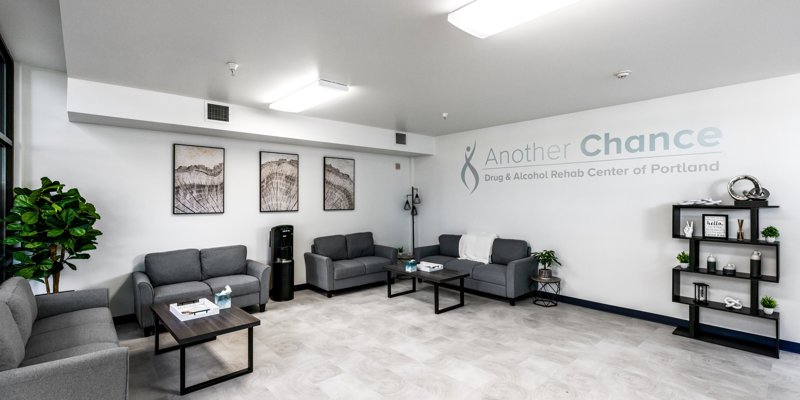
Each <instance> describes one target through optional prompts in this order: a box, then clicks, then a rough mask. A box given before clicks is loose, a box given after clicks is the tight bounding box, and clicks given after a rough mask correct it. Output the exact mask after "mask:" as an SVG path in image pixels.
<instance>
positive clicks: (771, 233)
mask: <svg viewBox="0 0 800 400" xmlns="http://www.w3.org/2000/svg"><path fill="white" fill-rule="evenodd" d="M761 234H762V235H763V236H764V237H774V238H779V237H780V236H781V233H780V231H778V228H776V227H774V226H772V225H770V226H768V227H766V228H764V229H762V230H761Z"/></svg>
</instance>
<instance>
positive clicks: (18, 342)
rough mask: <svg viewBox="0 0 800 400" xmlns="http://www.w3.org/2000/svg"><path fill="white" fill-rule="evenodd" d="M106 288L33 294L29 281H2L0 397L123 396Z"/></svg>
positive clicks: (121, 360) (124, 377) (120, 357)
mask: <svg viewBox="0 0 800 400" xmlns="http://www.w3.org/2000/svg"><path fill="white" fill-rule="evenodd" d="M127 397H128V348H127V347H120V346H119V344H118V342H117V331H116V330H115V329H114V322H113V320H112V318H111V311H110V310H109V308H108V289H90V290H79V291H74V292H64V293H57V294H51V295H47V296H36V297H34V295H33V292H32V291H31V287H30V285H29V284H28V281H26V280H25V279H22V278H19V277H14V278H11V279H9V280H7V281H5V282H3V284H2V285H0V399H9V400H10V399H39V400H41V399H109V400H115V399H126V398H127Z"/></svg>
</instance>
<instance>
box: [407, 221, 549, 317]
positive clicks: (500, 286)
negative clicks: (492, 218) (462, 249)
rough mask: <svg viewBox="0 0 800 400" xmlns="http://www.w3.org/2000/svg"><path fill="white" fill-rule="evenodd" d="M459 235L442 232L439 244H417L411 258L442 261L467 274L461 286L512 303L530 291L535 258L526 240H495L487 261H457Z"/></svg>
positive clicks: (536, 263)
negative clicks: (467, 276) (502, 298)
mask: <svg viewBox="0 0 800 400" xmlns="http://www.w3.org/2000/svg"><path fill="white" fill-rule="evenodd" d="M460 240H461V235H441V236H439V244H436V245H432V246H424V247H417V248H415V249H414V259H416V260H418V261H428V262H432V263H437V264H442V265H444V268H445V269H451V270H455V271H458V272H463V273H468V274H470V275H469V278H465V279H464V287H466V288H468V289H472V290H476V291H479V292H483V293H488V294H492V295H495V296H500V297H504V298H506V299H507V300H508V302H509V304H511V305H512V306H513V305H514V304H515V301H516V299H517V298H519V297H522V296H524V295H526V294H528V293H530V286H529V284H530V277H531V275H533V274H534V272H536V269H537V267H538V261H537V260H536V258H535V257H533V256H531V255H530V254H531V248H530V246H528V242H526V241H524V240H515V239H495V240H494V243H493V244H492V259H491V260H490V261H491V262H490V263H489V264H484V263H481V262H478V261H471V260H460V259H459V258H458V243H459V241H460Z"/></svg>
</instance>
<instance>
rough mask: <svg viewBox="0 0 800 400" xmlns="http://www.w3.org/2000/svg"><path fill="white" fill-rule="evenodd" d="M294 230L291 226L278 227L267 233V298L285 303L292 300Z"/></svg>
mask: <svg viewBox="0 0 800 400" xmlns="http://www.w3.org/2000/svg"><path fill="white" fill-rule="evenodd" d="M293 243H294V228H293V227H292V226H291V225H278V226H276V227H273V228H272V229H270V231H269V249H270V254H268V255H267V260H269V264H270V265H272V279H271V281H272V288H271V289H270V291H269V298H271V299H272V300H275V301H287V300H291V299H293V298H294V248H293Z"/></svg>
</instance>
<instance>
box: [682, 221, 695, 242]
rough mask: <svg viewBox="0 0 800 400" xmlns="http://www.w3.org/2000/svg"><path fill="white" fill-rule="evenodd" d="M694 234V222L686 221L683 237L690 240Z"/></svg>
mask: <svg viewBox="0 0 800 400" xmlns="http://www.w3.org/2000/svg"><path fill="white" fill-rule="evenodd" d="M692 233H694V221H686V227H685V228H683V236H685V237H687V238H690V237H692Z"/></svg>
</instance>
